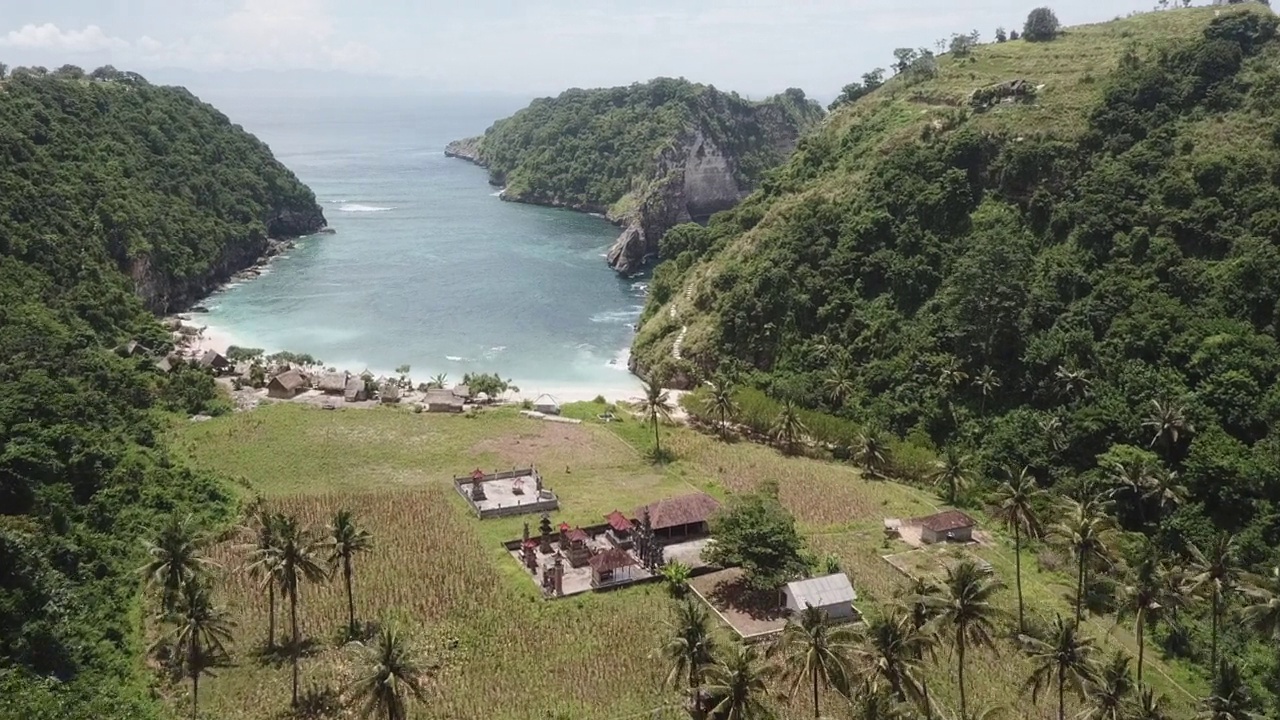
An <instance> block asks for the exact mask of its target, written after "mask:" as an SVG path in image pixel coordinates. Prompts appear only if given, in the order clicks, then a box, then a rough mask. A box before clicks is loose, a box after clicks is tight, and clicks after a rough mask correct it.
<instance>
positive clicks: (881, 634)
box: [853, 606, 937, 708]
mask: <svg viewBox="0 0 1280 720" xmlns="http://www.w3.org/2000/svg"><path fill="white" fill-rule="evenodd" d="M936 642H937V636H936V635H934V634H933V633H932V632H930V631H929V630H926V629H924V628H917V627H916V626H915V624H914V622H913V618H912V615H911V613H910V611H908V610H907V609H906V608H905V607H901V606H890V607H889V609H888V611H887V612H886V613H885V614H884V615H883V616H881V617H879V618H876V619H875V620H873V621H871V623H870V624H869V625H867V627H866V630H865V631H864V632H863V643H862V645H860V646H859V647H858V648H856V649H855V651H854V654H853V661H854V667H856V668H857V669H858V670H859V671H861V672H865V673H866V674H868V675H869V676H870V677H868V678H867V682H868V683H870V685H871V686H872V687H871V689H872V690H879V689H880V686H881V685H887V686H888V688H889V689H890V690H891V691H892V692H893V697H895V698H896V699H897V700H898V702H907V701H908V700H910V701H912V702H914V703H916V704H917V705H918V706H919V707H921V708H927V707H928V705H929V703H928V691H927V689H926V685H925V681H924V674H923V667H922V665H923V661H924V658H925V657H927V656H929V655H932V653H933V647H934V645H935V644H936Z"/></svg>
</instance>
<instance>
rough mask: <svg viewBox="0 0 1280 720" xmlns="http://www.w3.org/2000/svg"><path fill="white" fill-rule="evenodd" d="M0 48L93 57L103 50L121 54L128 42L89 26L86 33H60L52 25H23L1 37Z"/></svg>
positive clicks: (73, 31)
mask: <svg viewBox="0 0 1280 720" xmlns="http://www.w3.org/2000/svg"><path fill="white" fill-rule="evenodd" d="M0 47H14V48H22V49H24V50H59V51H62V52H72V53H91V52H99V51H102V50H121V49H124V48H127V47H129V42H128V41H126V40H122V39H120V38H118V37H112V36H110V35H107V34H106V33H105V32H103V31H102V28H100V27H98V26H97V25H86V26H85V28H84V29H83V30H61V29H59V28H58V26H57V25H54V24H53V23H45V24H43V25H24V26H22V28H21V29H19V30H11V31H9V33H8V34H6V35H4V36H2V37H0Z"/></svg>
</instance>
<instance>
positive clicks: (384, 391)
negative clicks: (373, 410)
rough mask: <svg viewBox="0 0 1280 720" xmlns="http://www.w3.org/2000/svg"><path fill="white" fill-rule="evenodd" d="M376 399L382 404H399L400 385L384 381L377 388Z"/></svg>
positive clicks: (392, 381)
mask: <svg viewBox="0 0 1280 720" xmlns="http://www.w3.org/2000/svg"><path fill="white" fill-rule="evenodd" d="M378 398H379V399H381V400H382V402H384V403H398V402H400V385H399V383H397V382H395V381H394V380H384V381H383V382H382V385H381V386H379V387H378Z"/></svg>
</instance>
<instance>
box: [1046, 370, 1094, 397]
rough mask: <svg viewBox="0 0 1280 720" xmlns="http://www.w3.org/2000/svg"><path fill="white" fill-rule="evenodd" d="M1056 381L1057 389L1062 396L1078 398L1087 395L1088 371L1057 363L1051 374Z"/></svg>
mask: <svg viewBox="0 0 1280 720" xmlns="http://www.w3.org/2000/svg"><path fill="white" fill-rule="evenodd" d="M1053 376H1054V379H1056V380H1057V381H1058V390H1059V391H1060V392H1061V393H1062V394H1063V396H1065V397H1067V398H1069V399H1072V400H1078V399H1081V398H1086V397H1089V371H1088V370H1078V369H1072V368H1068V367H1066V366H1063V365H1059V366H1058V369H1057V371H1056V372H1054V374H1053Z"/></svg>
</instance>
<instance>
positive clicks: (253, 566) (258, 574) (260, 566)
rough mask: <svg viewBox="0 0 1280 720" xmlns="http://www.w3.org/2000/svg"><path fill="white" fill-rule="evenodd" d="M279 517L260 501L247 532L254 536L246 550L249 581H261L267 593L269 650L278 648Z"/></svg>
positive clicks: (252, 514) (253, 510)
mask: <svg viewBox="0 0 1280 720" xmlns="http://www.w3.org/2000/svg"><path fill="white" fill-rule="evenodd" d="M281 517H282V516H281V515H280V514H279V513H272V512H271V511H270V510H268V509H267V506H266V504H265V503H264V502H263V501H262V500H261V499H258V500H257V501H255V502H254V504H253V506H252V507H251V508H250V510H249V521H248V522H247V523H246V524H245V527H244V532H245V533H246V534H249V535H252V537H253V542H251V543H249V544H248V545H247V546H246V547H247V549H248V550H249V556H248V558H247V559H246V561H245V570H246V571H247V572H248V573H249V575H250V577H252V578H254V579H256V580H258V581H260V582H261V583H262V585H263V587H264V588H266V590H267V650H268V651H270V650H274V649H275V647H276V585H277V582H276V575H275V570H276V567H275V559H276V558H277V557H278V556H277V554H276V553H275V552H273V551H274V550H275V549H276V547H277V546H276V535H277V532H278V528H279V524H280V518H281Z"/></svg>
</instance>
